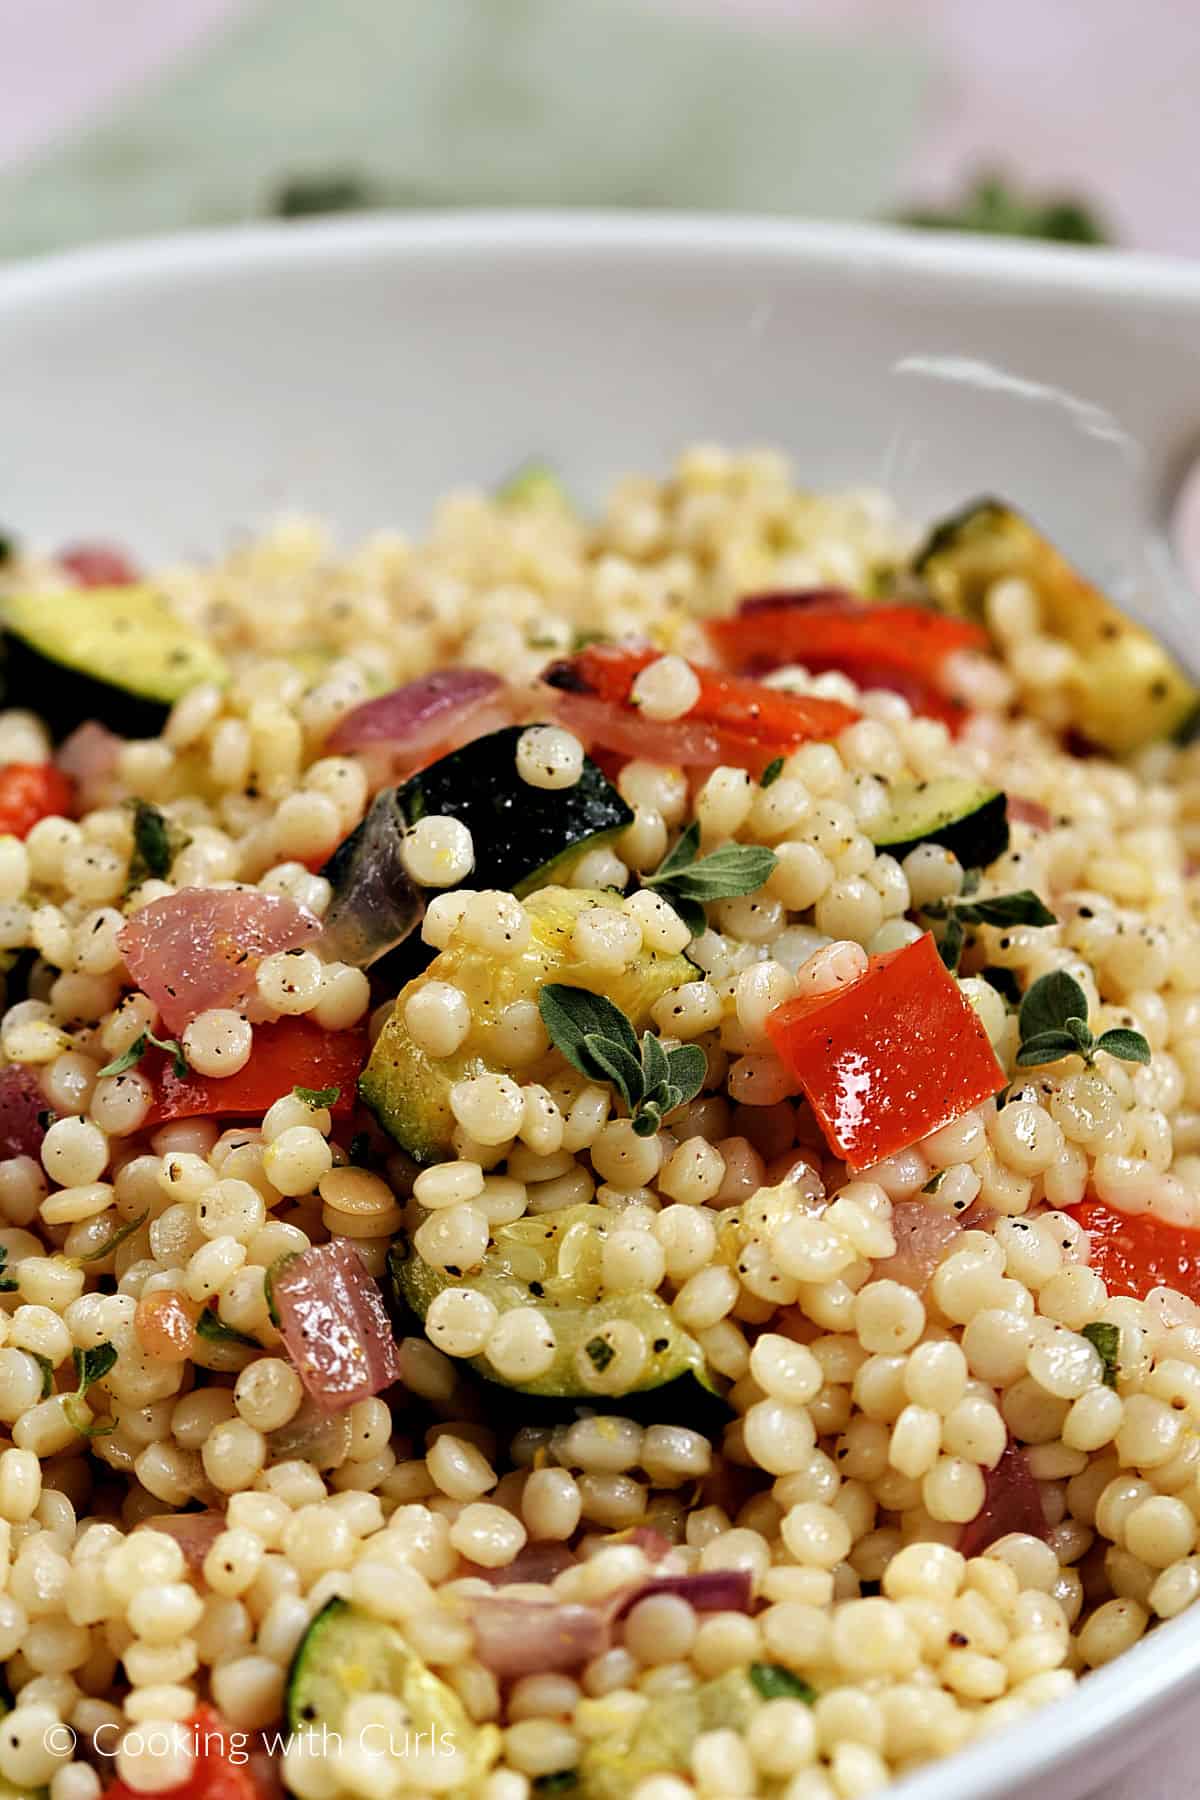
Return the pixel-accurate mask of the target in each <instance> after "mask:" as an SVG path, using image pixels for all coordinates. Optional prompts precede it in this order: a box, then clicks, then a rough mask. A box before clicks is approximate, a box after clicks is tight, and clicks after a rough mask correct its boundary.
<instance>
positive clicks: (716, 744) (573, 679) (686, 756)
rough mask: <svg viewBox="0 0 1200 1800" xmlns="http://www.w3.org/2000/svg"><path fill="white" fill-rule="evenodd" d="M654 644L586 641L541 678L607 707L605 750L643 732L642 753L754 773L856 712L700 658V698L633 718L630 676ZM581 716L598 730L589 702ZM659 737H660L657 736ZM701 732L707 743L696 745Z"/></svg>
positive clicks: (653, 653) (648, 658) (649, 657)
mask: <svg viewBox="0 0 1200 1800" xmlns="http://www.w3.org/2000/svg"><path fill="white" fill-rule="evenodd" d="M659 655H660V652H659V651H657V650H645V649H643V650H636V649H630V648H627V647H624V646H622V645H619V644H610V645H603V644H593V645H591V646H589V648H588V649H586V650H581V651H580V652H579V654H578V655H577V656H573V657H571V658H570V659H569V660H567V661H564V662H557V663H553V664H551V666H550V668H549V669H547V670H546V672H545V674H544V675H543V677H542V679H543V680H544V681H546V682H547V683H548V684H549V685H550V686H551V687H554V688H557V689H559V690H560V692H562V693H564V694H565V695H567V696H571V697H577V698H579V699H582V700H586V701H589V702H592V703H595V702H601V703H603V705H604V706H606V707H607V708H610V709H612V712H613V714H614V722H615V723H616V725H617V727H618V731H617V738H618V739H619V741H616V739H613V740H611V741H610V738H609V737H606V736H603V735H601V736H599V737H598V741H599V742H601V743H602V744H605V745H606V747H608V748H610V749H615V750H620V751H622V752H624V753H626V754H633V755H636V754H638V741H637V740H638V734H639V733H644V735H645V740H646V741H645V747H643V749H642V754H644V755H652V754H653V755H659V756H660V757H661V759H662V760H668V761H670V760H674V761H677V762H681V763H684V764H687V763H690V762H692V761H695V760H697V759H701V758H702V759H703V760H706V761H707V762H708V763H709V764H710V765H712V764H714V763H716V762H727V763H731V764H734V765H735V766H737V767H740V768H744V769H749V770H750V771H751V773H752V774H761V773H762V771H763V770H764V769H765V768H766V766H767V764H768V763H770V762H772V761H773V760H774V759H775V758H776V757H777V756H786V755H787V754H788V752H789V751H791V750H796V749H798V748H799V746H800V745H801V744H807V743H810V742H812V741H813V740H814V739H823V738H833V737H836V736H837V734H838V733H839V732H840V731H843V730H844V729H845V727H846V726H847V725H853V723H854V721H855V720H856V719H857V718H858V717H859V715H858V713H857V712H856V711H855V710H854V708H853V707H851V706H846V705H845V704H844V703H843V702H842V701H840V700H822V699H819V698H816V697H814V696H811V695H807V694H788V693H785V692H784V691H783V689H781V688H770V687H765V686H764V685H763V683H762V682H760V681H747V680H746V679H744V678H743V677H742V676H738V675H725V674H722V673H721V671H720V670H719V669H711V668H708V667H707V666H706V665H704V664H702V663H693V664H692V665H691V667H692V669H693V671H694V673H695V674H696V676H697V677H698V679H699V682H700V697H699V699H698V700H697V702H696V704H695V706H693V707H692V709H691V711H690V712H689V713H688V714H687V715H686V717H684V718H682V719H677V720H668V721H663V720H651V719H641V718H640V715H639V713H638V709H637V707H636V705H635V704H634V703H633V702H632V701H631V700H630V698H629V693H630V689H631V688H632V686H633V683H634V680H635V678H636V677H637V676H638V675H639V674H640V673H641V671H642V670H643V669H644V668H646V667H647V666H648V664H650V663H652V662H656V661H657V660H658V657H659ZM588 722H589V723H591V724H592V725H593V726H594V729H595V731H596V732H597V733H603V732H604V719H603V717H602V716H601V713H600V710H599V708H598V707H596V706H595V705H594V704H593V706H592V707H591V710H590V713H589V715H588ZM672 736H675V737H677V739H678V754H677V755H675V756H673V757H672V756H671V755H669V754H665V753H664V752H669V750H670V743H669V740H670V738H671V737H672ZM664 739H665V740H667V742H665V743H664V741H663V740H664ZM705 739H707V741H708V745H710V746H711V749H707V748H705V749H703V750H700V749H698V748H697V745H698V744H701V743H702V741H703V740H705Z"/></svg>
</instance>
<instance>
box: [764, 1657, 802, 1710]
mask: <svg viewBox="0 0 1200 1800" xmlns="http://www.w3.org/2000/svg"><path fill="white" fill-rule="evenodd" d="M750 1682H751V1685H752V1686H753V1687H754V1688H755V1690H756V1691H757V1692H758V1693H759V1694H761V1696H762V1698H763V1699H764V1700H803V1701H804V1702H805V1704H806V1705H808V1706H811V1705H812V1704H813V1702H814V1701H815V1699H816V1697H817V1690H816V1688H814V1687H810V1686H809V1684H808V1682H807V1681H801V1679H800V1677H799V1676H798V1675H793V1674H792V1671H791V1670H790V1669H785V1668H784V1666H783V1664H782V1663H765V1662H755V1663H751V1664H750Z"/></svg>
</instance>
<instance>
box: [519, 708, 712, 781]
mask: <svg viewBox="0 0 1200 1800" xmlns="http://www.w3.org/2000/svg"><path fill="white" fill-rule="evenodd" d="M554 710H555V712H556V714H557V715H558V717H559V719H560V720H561V721H562V723H563V724H564V725H565V726H567V727H568V729H569V730H571V731H573V732H574V733H575V735H576V737H578V738H581V739H582V740H583V742H584V743H585V744H587V745H599V746H601V747H602V748H603V749H605V750H614V751H616V752H617V753H618V755H621V756H641V757H646V758H648V759H649V760H650V761H651V762H663V763H672V764H676V765H679V766H682V767H686V768H694V769H715V768H717V767H718V766H719V764H721V763H722V762H725V761H727V760H728V758H727V757H726V755H725V753H724V752H723V751H722V749H721V746H720V743H719V742H718V740H717V737H716V734H715V733H714V732H712V731H711V730H710V729H709V727H708V726H707V725H704V724H702V723H700V722H699V721H698V720H694V719H647V718H646V717H645V716H644V715H642V714H640V713H637V712H634V711H631V710H630V709H629V708H628V707H625V706H614V705H612V704H611V703H610V702H609V701H607V700H597V699H594V698H592V697H591V696H590V695H587V694H568V693H563V692H557V693H556V694H555V696H554Z"/></svg>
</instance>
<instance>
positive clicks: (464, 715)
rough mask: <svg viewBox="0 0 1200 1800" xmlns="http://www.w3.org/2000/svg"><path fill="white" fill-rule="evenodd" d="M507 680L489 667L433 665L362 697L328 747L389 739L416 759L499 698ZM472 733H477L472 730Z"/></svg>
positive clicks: (391, 744) (388, 742)
mask: <svg viewBox="0 0 1200 1800" xmlns="http://www.w3.org/2000/svg"><path fill="white" fill-rule="evenodd" d="M503 691H504V683H503V681H502V680H501V679H500V677H499V675H494V674H493V673H492V672H491V670H490V669H434V670H433V671H432V673H431V674H429V675H421V676H419V677H418V678H417V680H416V681H409V682H406V683H405V685H404V686H403V687H399V688H393V689H392V691H391V693H390V694H380V695H379V696H378V697H377V698H376V699H374V700H364V701H363V703H362V705H361V706H356V707H355V708H354V709H353V711H352V712H348V713H346V715H345V716H344V717H343V718H341V719H339V720H338V722H337V724H336V725H335V726H334V728H333V730H332V731H331V732H330V734H329V737H328V739H327V740H326V747H327V748H328V749H330V750H336V751H339V752H341V753H343V754H344V753H347V752H349V751H354V750H363V749H366V748H367V747H368V746H369V745H380V744H385V745H387V746H388V747H389V748H390V749H393V750H395V751H397V752H402V753H403V754H404V755H405V756H406V757H412V758H417V757H419V756H420V755H421V753H422V752H423V751H425V750H428V749H430V748H432V747H433V746H434V745H437V744H441V743H443V742H446V741H447V740H448V739H449V738H450V737H451V736H452V735H453V734H454V733H455V732H456V731H457V730H458V729H459V728H460V727H461V726H462V725H463V724H464V723H465V722H466V720H467V719H469V718H470V717H471V716H472V715H473V714H475V713H477V712H478V711H479V709H480V708H481V707H482V706H483V705H484V704H485V703H490V702H493V701H495V700H497V699H498V698H499V696H500V695H501V694H502V693H503ZM470 735H471V736H472V737H476V736H478V735H479V734H478V733H477V732H474V731H473V732H472V733H471V734H470Z"/></svg>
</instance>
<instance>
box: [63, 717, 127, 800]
mask: <svg viewBox="0 0 1200 1800" xmlns="http://www.w3.org/2000/svg"><path fill="white" fill-rule="evenodd" d="M120 755H121V739H120V738H119V737H117V736H116V735H115V733H113V732H111V731H109V730H108V729H107V727H106V726H104V725H100V724H98V723H97V721H96V720H95V719H88V720H87V721H86V722H85V723H84V724H83V725H78V726H76V728H75V730H74V731H73V732H72V733H71V735H70V736H69V737H66V738H64V739H63V741H62V743H61V744H60V745H59V746H58V749H57V750H56V751H55V752H54V761H55V763H56V765H57V766H58V767H59V768H60V769H61V770H62V772H63V774H64V775H66V776H68V777H69V778H70V779H71V780H72V781H73V782H74V783H75V789H76V793H77V795H78V797H79V805H80V810H81V811H82V812H87V811H88V809H89V808H91V807H93V806H96V805H98V804H101V803H102V802H103V798H104V796H105V792H106V789H107V786H108V783H109V782H110V781H111V780H112V778H113V776H114V775H115V774H116V772H117V763H118V761H119V759H120Z"/></svg>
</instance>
